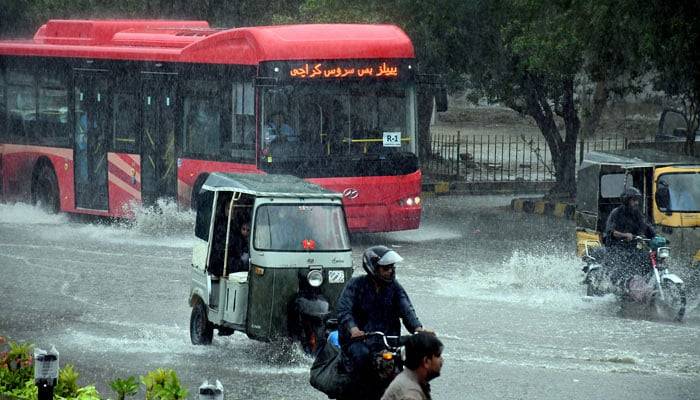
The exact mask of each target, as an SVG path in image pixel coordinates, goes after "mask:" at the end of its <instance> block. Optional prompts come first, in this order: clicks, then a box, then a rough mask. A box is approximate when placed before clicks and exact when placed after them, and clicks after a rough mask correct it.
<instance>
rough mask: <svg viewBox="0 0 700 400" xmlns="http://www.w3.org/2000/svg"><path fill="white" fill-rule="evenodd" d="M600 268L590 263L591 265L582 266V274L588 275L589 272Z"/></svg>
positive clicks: (598, 265)
mask: <svg viewBox="0 0 700 400" xmlns="http://www.w3.org/2000/svg"><path fill="white" fill-rule="evenodd" d="M601 267H602V266H601V265H600V264H598V263H591V264H586V265H584V266H583V272H585V273H587V274H589V273H591V271H593V270H596V269H600V268H601Z"/></svg>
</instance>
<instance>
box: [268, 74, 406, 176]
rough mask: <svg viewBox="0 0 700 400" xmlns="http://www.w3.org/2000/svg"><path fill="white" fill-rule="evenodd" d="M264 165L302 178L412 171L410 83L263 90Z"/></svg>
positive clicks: (305, 86)
mask: <svg viewBox="0 0 700 400" xmlns="http://www.w3.org/2000/svg"><path fill="white" fill-rule="evenodd" d="M262 99H263V100H262V110H263V112H262V121H261V122H262V125H261V129H260V135H261V137H260V141H259V143H260V144H261V146H260V148H261V158H260V159H261V167H262V168H263V169H266V170H270V171H273V172H279V173H292V174H294V175H297V176H302V177H314V176H358V175H396V174H405V173H410V172H414V171H415V170H416V169H417V162H415V161H414V160H415V147H416V133H415V131H416V128H415V120H416V118H415V115H414V111H413V110H414V109H415V91H414V87H413V86H411V85H407V84H406V83H399V82H389V83H377V82H375V83H372V84H367V83H352V84H349V83H347V82H344V83H342V84H340V83H334V84H329V83H325V84H323V85H317V84H310V83H306V84H297V85H285V86H275V87H266V88H263V96H262Z"/></svg>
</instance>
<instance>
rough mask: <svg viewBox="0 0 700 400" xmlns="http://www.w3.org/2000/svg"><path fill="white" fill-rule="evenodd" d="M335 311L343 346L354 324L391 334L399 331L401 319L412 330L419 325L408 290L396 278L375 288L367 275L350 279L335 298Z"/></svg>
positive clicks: (369, 329) (363, 328) (364, 328)
mask: <svg viewBox="0 0 700 400" xmlns="http://www.w3.org/2000/svg"><path fill="white" fill-rule="evenodd" d="M336 313H337V315H338V323H339V325H340V326H339V329H338V331H339V337H340V344H341V347H343V348H344V347H346V346H347V345H348V344H349V342H350V329H351V328H352V327H355V326H356V327H358V328H359V329H360V330H363V331H365V332H373V331H380V332H383V333H385V334H386V335H392V336H394V335H399V334H401V322H400V320H403V324H404V326H405V327H406V329H407V330H408V331H409V332H411V333H413V332H415V330H416V328H419V327H421V326H422V324H421V323H420V320H418V317H417V316H416V311H415V310H414V309H413V305H412V304H411V300H410V299H409V298H408V294H406V291H405V290H404V289H403V287H402V286H401V285H400V284H399V283H398V282H397V281H396V280H394V282H392V283H390V284H387V285H384V286H382V287H381V289H380V290H379V291H377V290H376V289H375V285H374V282H372V278H371V277H370V276H369V275H363V276H358V277H355V278H352V279H350V281H349V282H348V284H347V285H346V286H345V289H343V292H342V293H341V294H340V297H339V298H338V301H337V302H336Z"/></svg>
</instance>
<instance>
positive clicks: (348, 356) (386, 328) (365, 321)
mask: <svg viewBox="0 0 700 400" xmlns="http://www.w3.org/2000/svg"><path fill="white" fill-rule="evenodd" d="M401 261H403V258H401V256H399V254H398V253H397V252H395V251H394V250H391V249H389V248H388V247H386V246H374V247H370V248H368V249H366V250H365V252H364V253H363V255H362V268H364V270H365V272H367V274H366V275H363V276H358V277H354V278H352V279H351V280H350V281H349V282H348V283H347V285H346V286H345V288H344V289H343V292H342V293H341V294H340V297H339V298H338V301H337V303H336V312H337V315H338V323H339V326H338V331H339V336H340V346H341V349H342V351H343V355H344V358H345V367H346V369H347V370H348V371H349V372H350V373H351V374H352V376H353V380H355V382H365V383H370V382H372V381H373V378H374V377H373V375H372V371H371V367H372V365H371V356H372V354H373V353H374V352H376V351H378V350H380V349H381V348H383V346H382V344H381V342H380V341H379V340H381V339H380V338H378V337H370V338H368V339H367V340H364V341H363V340H361V339H363V338H364V336H365V332H374V331H380V332H383V333H384V334H386V335H391V336H398V335H400V333H401V321H403V324H404V326H405V327H406V329H407V330H408V331H409V332H411V333H414V332H418V331H424V329H423V326H422V324H421V322H420V320H418V317H417V316H416V312H415V310H414V309H413V305H412V304H411V300H410V299H409V298H408V295H407V294H406V291H405V290H404V289H403V287H402V286H401V285H400V284H399V283H398V282H397V281H396V279H395V274H396V273H395V264H396V263H399V262H401ZM380 394H381V393H380Z"/></svg>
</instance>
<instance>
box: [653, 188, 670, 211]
mask: <svg viewBox="0 0 700 400" xmlns="http://www.w3.org/2000/svg"><path fill="white" fill-rule="evenodd" d="M654 197H655V198H656V205H657V206H658V207H659V209H660V210H667V209H668V207H669V205H670V203H671V192H670V191H669V190H668V187H666V186H661V187H659V188H658V189H657V190H656V195H655V196H654Z"/></svg>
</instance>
